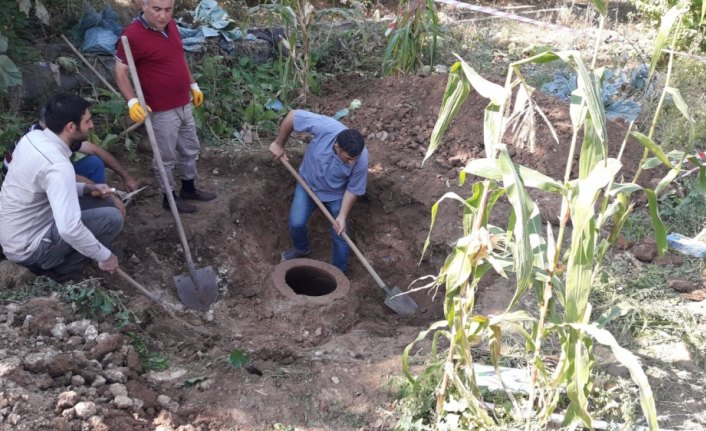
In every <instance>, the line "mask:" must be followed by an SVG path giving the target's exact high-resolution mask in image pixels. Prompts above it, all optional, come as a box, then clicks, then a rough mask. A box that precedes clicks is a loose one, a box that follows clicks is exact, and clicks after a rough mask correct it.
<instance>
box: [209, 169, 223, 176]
mask: <svg viewBox="0 0 706 431" xmlns="http://www.w3.org/2000/svg"><path fill="white" fill-rule="evenodd" d="M211 173H212V174H213V175H219V174H220V173H221V172H220V171H219V170H218V168H215V169H214V170H212V171H211Z"/></svg>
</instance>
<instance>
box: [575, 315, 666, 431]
mask: <svg viewBox="0 0 706 431" xmlns="http://www.w3.org/2000/svg"><path fill="white" fill-rule="evenodd" d="M577 329H578V328H577ZM580 329H581V330H583V331H585V332H586V333H587V334H588V335H590V336H591V337H593V339H595V340H596V341H597V342H599V343H600V344H603V345H604V346H608V347H610V349H611V351H612V352H613V356H615V359H617V360H618V361H619V362H620V363H621V364H623V365H624V366H625V367H626V368H627V369H628V370H629V371H630V377H631V378H632V380H633V381H634V382H635V383H636V384H637V386H638V387H639V388H640V406H642V413H643V414H644V415H645V418H646V419H647V423H648V425H649V428H650V430H655V431H656V430H658V429H659V425H658V423H657V409H656V407H655V400H654V396H653V394H652V388H651V387H650V382H649V380H648V379H647V375H646V374H645V372H644V371H643V370H642V367H641V366H640V362H639V360H638V359H637V357H636V356H635V355H633V354H632V353H631V352H630V351H628V350H627V349H625V348H623V347H621V346H620V345H619V344H618V342H617V341H616V340H615V337H613V335H612V334H611V333H610V332H608V331H607V330H605V329H601V328H599V327H598V326H596V325H595V324H591V325H584V326H581V327H580Z"/></svg>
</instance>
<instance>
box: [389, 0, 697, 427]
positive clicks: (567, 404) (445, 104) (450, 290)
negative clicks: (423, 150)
mask: <svg viewBox="0 0 706 431" xmlns="http://www.w3.org/2000/svg"><path fill="white" fill-rule="evenodd" d="M593 3H594V5H595V6H596V7H597V9H598V10H599V11H600V12H601V13H602V14H603V15H605V13H606V5H605V3H604V2H602V1H594V2H593ZM601 22H602V21H601ZM676 22H678V20H676ZM677 26H678V24H677ZM673 29H674V27H673V26H663V27H662V32H663V33H660V35H659V37H660V38H663V37H665V35H664V32H672V31H673ZM597 40H600V37H598V38H597ZM660 53H661V50H657V51H656V52H655V54H654V55H657V56H659V54H660ZM551 61H563V62H564V63H566V64H567V65H568V66H570V67H571V68H573V69H574V70H575V71H576V73H577V75H578V88H577V89H576V90H575V91H574V92H573V94H572V99H571V104H570V107H569V110H570V118H571V122H572V126H573V129H572V131H573V133H572V138H571V142H570V143H569V144H568V145H569V155H568V158H567V163H566V170H565V176H564V178H563V179H559V180H557V179H553V178H550V177H548V176H546V175H544V174H542V173H541V172H538V171H535V170H533V169H530V168H527V167H525V166H522V165H517V164H515V163H513V162H512V160H511V158H510V155H509V153H508V150H507V148H506V147H505V145H503V144H501V141H502V139H503V137H504V136H505V133H506V131H507V130H508V129H509V127H510V125H511V124H512V122H511V121H510V118H511V117H515V118H521V119H522V120H519V121H529V122H532V119H531V117H532V116H534V112H535V110H536V109H537V107H535V106H534V105H533V104H534V102H533V101H532V99H531V95H532V92H533V91H534V89H533V88H531V87H530V86H529V85H528V84H527V81H526V79H524V76H523V74H522V69H521V67H522V66H523V65H526V64H544V63H547V62H551ZM594 61H595V57H594ZM669 64H670V66H671V61H670V63H669ZM602 72H603V71H602V69H595V70H592V69H591V68H589V67H587V66H586V65H585V64H584V62H583V59H582V57H581V55H580V53H578V52H576V51H560V52H554V51H548V52H543V53H539V54H537V55H534V56H532V57H529V58H527V59H522V60H519V61H516V62H513V63H511V64H510V66H509V67H508V73H507V78H506V81H505V86H500V85H497V84H494V83H492V82H490V81H488V80H485V79H484V78H482V77H481V76H480V75H479V74H478V73H477V72H476V71H475V70H474V69H473V68H472V67H471V66H470V65H469V64H467V63H466V62H465V61H463V60H462V59H460V58H459V62H457V63H456V64H455V65H454V66H453V67H452V68H451V71H450V74H449V79H448V84H447V88H446V92H445V94H444V98H443V101H442V106H441V109H440V114H439V119H438V120H437V123H436V126H435V127H434V130H433V132H432V137H431V141H430V144H429V148H428V151H427V154H426V156H425V160H426V159H428V157H429V156H430V155H431V154H433V152H434V151H435V150H436V148H437V147H438V146H439V144H440V143H441V139H442V136H443V134H444V132H445V131H446V129H447V128H448V126H449V124H450V123H451V121H452V120H453V118H454V117H455V116H456V115H457V113H458V112H459V109H460V107H461V106H462V105H463V103H464V102H465V101H466V100H467V98H468V95H469V94H470V92H471V90H475V91H477V92H478V93H479V94H480V95H481V96H483V97H485V98H487V99H489V104H488V105H487V107H486V109H485V114H484V145H485V154H486V155H487V156H486V158H483V159H475V160H471V161H470V162H469V163H468V164H467V165H466V167H465V168H464V169H463V171H462V173H461V178H460V181H461V184H464V183H465V180H466V176H467V175H468V174H470V175H474V176H476V177H479V178H480V179H481V180H482V181H479V182H476V183H474V184H473V185H472V187H471V190H470V191H471V195H470V197H467V198H463V197H461V196H459V195H457V194H454V193H447V194H446V195H445V196H443V197H442V198H441V199H440V200H439V201H438V202H437V203H435V204H434V205H433V207H432V214H431V228H433V226H434V222H435V219H436V214H437V211H438V206H439V204H440V203H441V202H442V201H444V200H447V199H453V200H456V201H458V202H460V203H461V205H462V207H463V209H464V212H463V220H462V226H463V236H462V237H461V238H460V239H459V240H458V241H457V242H456V244H455V246H454V247H453V249H452V251H451V253H450V254H449V256H448V257H447V259H446V262H445V263H444V265H443V266H442V268H441V269H440V270H439V273H438V275H437V276H436V277H434V279H433V282H432V283H431V284H430V285H429V287H432V288H439V287H442V286H443V287H444V288H445V297H444V314H445V319H444V320H441V321H439V322H436V323H433V324H432V325H430V326H429V328H428V329H427V330H425V331H422V332H421V333H420V334H419V336H418V337H417V339H416V340H415V341H414V342H413V343H411V344H410V345H409V346H407V348H406V349H405V351H404V353H403V358H402V364H403V370H404V372H405V375H406V376H407V378H408V379H409V381H410V382H411V383H412V384H413V385H420V384H421V379H422V378H423V377H424V376H426V375H428V374H429V373H430V372H432V371H433V370H435V369H441V370H442V373H441V378H440V380H439V381H438V383H437V385H436V387H435V391H434V396H435V401H436V403H435V409H434V414H435V415H434V417H433V422H432V421H430V422H427V423H426V425H429V426H432V427H433V428H444V427H449V426H450V425H449V424H455V426H457V427H458V428H463V429H476V428H484V429H487V428H491V427H494V426H496V425H498V422H500V421H503V422H506V423H507V422H510V423H512V424H513V425H511V426H510V427H514V426H518V425H519V426H527V427H528V428H529V427H531V426H538V427H540V428H544V427H546V426H547V424H548V423H549V421H550V418H551V416H552V414H554V413H555V412H556V411H561V414H562V417H563V419H562V423H561V425H562V426H565V427H575V426H577V425H583V426H585V427H589V428H590V427H591V426H592V423H593V420H594V415H595V414H596V413H597V412H604V410H601V409H597V406H596V405H595V404H594V403H592V401H591V400H593V399H594V398H593V396H592V390H593V387H594V365H595V360H596V358H595V354H594V345H595V343H599V344H603V345H605V346H607V347H609V348H610V350H611V351H612V353H613V355H614V356H615V357H616V359H617V360H618V361H619V362H620V363H622V364H623V365H624V366H625V367H627V368H628V369H629V371H630V375H631V378H632V380H633V382H634V384H636V385H637V387H638V388H639V401H640V406H641V408H642V413H643V415H644V417H645V419H646V421H647V424H648V426H649V428H650V429H657V428H658V424H657V414H656V408H655V403H654V398H653V395H652V390H651V388H650V385H649V382H648V380H647V376H646V375H645V373H644V371H643V370H642V368H641V366H640V363H639V361H638V360H637V358H636V357H635V356H634V355H633V354H632V353H630V352H629V351H628V350H626V349H624V348H623V347H621V346H620V345H619V344H618V342H617V341H616V339H615V338H614V336H613V335H612V334H611V333H610V332H609V331H608V330H606V325H608V324H609V323H610V322H611V321H613V320H615V319H618V318H620V317H621V316H623V315H624V310H622V309H621V307H618V306H616V307H614V308H611V309H608V310H605V311H604V312H603V313H602V314H600V315H598V316H596V315H594V313H593V311H594V310H593V305H592V303H591V302H590V300H589V298H590V294H591V291H592V289H593V285H594V282H595V280H596V279H597V278H598V277H599V276H600V273H601V269H602V265H603V258H604V257H605V255H606V253H607V252H608V250H609V248H610V246H611V245H612V244H613V243H614V242H615V240H616V239H617V237H618V235H619V233H620V231H621V229H622V227H623V225H624V223H625V220H626V219H627V217H628V215H629V214H630V212H631V210H632V208H633V204H632V203H631V200H630V199H631V194H632V193H634V192H636V191H639V190H644V192H645V194H646V195H647V197H648V202H649V214H650V219H651V221H652V224H653V228H654V230H655V232H654V236H655V238H656V240H657V244H658V248H659V250H660V252H662V253H663V252H664V250H665V249H666V229H665V226H664V224H663V223H662V220H661V219H660V217H659V211H658V207H657V206H658V201H657V196H658V195H659V193H660V192H661V191H662V190H664V189H665V188H666V187H667V185H668V184H669V183H671V181H672V180H673V179H674V178H675V177H676V175H677V174H678V173H679V172H680V171H681V161H683V160H684V154H682V155H681V158H679V161H678V162H677V163H676V164H674V163H672V162H671V161H670V160H669V157H667V155H666V154H664V152H663V151H662V150H661V148H660V147H659V146H658V145H657V144H656V143H655V142H654V141H653V140H652V136H653V131H654V127H652V128H651V130H650V131H649V132H648V134H647V135H644V134H641V133H639V132H632V133H631V135H632V136H634V137H635V138H636V139H637V140H638V141H639V142H640V143H641V144H642V145H644V146H645V149H646V152H645V157H644V158H643V160H642V161H641V162H640V167H639V168H638V169H637V172H636V174H635V179H634V180H633V182H630V183H620V182H618V178H619V177H618V174H619V172H620V170H621V168H622V163H621V161H620V158H621V155H622V149H621V151H620V153H619V155H618V158H611V157H609V156H608V150H607V130H606V118H605V111H604V107H603V103H602V102H601V85H600V82H601V79H602ZM667 94H668V95H670V96H671V100H672V101H673V102H674V104H675V106H677V107H678V108H679V110H680V112H682V113H683V114H684V116H685V117H687V118H690V116H689V113H688V107H687V106H686V105H685V104H684V103H683V100H682V99H681V98H680V96H679V92H678V91H677V90H676V89H674V88H673V87H670V86H669V72H668V73H667V75H666V84H665V88H664V91H663V94H662V97H661V99H660V103H659V104H658V105H657V110H656V112H655V113H654V121H656V119H657V117H658V116H659V113H660V109H661V108H662V106H663V102H664V101H665V100H666V95H667ZM513 95H514V97H513ZM513 98H514V104H513ZM513 105H514V106H513ZM654 121H653V124H654ZM631 129H632V127H631V128H630V129H629V131H628V133H630V131H631ZM580 132H583V133H582V134H583V142H582V144H581V148H580V153H579V155H578V156H579V157H578V174H577V176H576V177H572V176H571V173H572V172H573V171H575V170H573V169H572V168H573V164H574V163H575V162H574V160H575V158H574V154H575V152H576V149H577V144H578V138H579V136H580ZM626 141H627V137H626V139H625V140H624V142H623V145H625V142H626ZM650 153H651V154H652V155H653V156H654V157H653V158H652V159H647V155H649V154H650ZM660 163H661V164H664V165H666V166H667V167H668V168H669V172H668V173H667V175H666V176H665V177H664V178H663V179H662V180H661V181H660V183H659V184H658V186H657V187H656V188H655V190H650V189H643V188H642V187H641V186H639V185H637V183H636V181H637V178H638V177H639V176H640V172H641V170H642V167H643V166H645V165H655V164H660ZM700 174H701V175H702V177H703V178H704V181H705V182H706V168H701V173H700ZM528 187H532V188H538V189H540V190H543V191H544V192H549V193H555V194H557V195H559V196H561V198H562V201H563V204H562V209H561V213H560V214H559V220H560V226H559V231H558V233H557V234H556V236H555V234H554V233H553V230H552V229H551V225H549V224H547V225H546V231H545V230H544V229H543V227H544V223H543V221H542V219H541V215H540V213H539V210H538V207H537V205H536V203H535V202H533V201H532V199H531V198H530V195H529V193H528V192H527V190H526V188H528ZM501 198H502V199H506V200H507V201H508V202H509V204H510V206H511V212H510V216H509V220H508V222H507V226H506V227H501V226H495V225H492V224H490V222H489V220H490V219H491V217H490V214H491V213H492V212H493V210H494V207H495V204H496V203H497V202H498V201H499V200H500V199H501ZM569 223H570V224H571V229H570V230H569V229H567V226H568V225H569ZM430 235H431V229H430ZM565 235H570V241H569V242H568V244H569V245H568V246H567V248H566V250H564V249H563V248H564V244H565V243H566V241H565V240H564V236H565ZM429 243H430V241H429V238H427V241H426V242H425V245H424V251H423V254H424V252H425V251H426V249H427V247H428V245H429ZM492 272H495V273H497V274H499V275H501V276H503V277H507V278H510V277H509V274H512V275H513V278H512V279H513V280H514V283H515V284H516V289H515V293H514V296H513V298H512V299H511V301H510V304H509V305H508V307H507V309H506V310H505V312H503V313H501V314H499V315H480V314H476V313H475V312H474V301H475V293H476V290H477V287H478V285H479V283H480V281H481V280H482V279H484V278H485V277H487V276H489V274H491V273H492ZM530 289H532V290H533V291H534V296H535V298H536V300H537V310H536V311H535V312H534V313H531V312H530V311H528V310H521V309H518V304H520V299H521V298H523V297H524V296H525V295H526V294H527V292H528V291H529V290H530ZM508 332H510V333H513V334H515V336H519V337H521V339H522V340H523V342H524V346H525V349H526V350H525V353H526V357H525V363H526V366H527V368H528V370H529V375H530V382H529V383H530V387H529V393H528V394H526V395H523V394H518V393H514V392H512V391H510V390H508V389H505V393H506V395H507V400H508V401H509V403H510V408H509V409H507V408H505V407H501V408H500V410H498V408H497V407H498V406H495V408H494V409H491V410H492V411H491V412H489V411H488V409H490V408H491V407H489V406H488V404H487V402H486V399H485V398H484V393H483V391H482V390H481V389H480V388H479V386H478V381H477V379H476V377H475V371H474V362H475V357H474V354H473V350H472V347H473V346H475V344H476V343H478V342H481V341H482V340H487V342H488V349H489V351H490V362H491V363H492V365H493V366H494V368H495V370H496V373H497V375H498V377H499V378H501V379H502V377H501V375H500V370H499V364H500V357H501V348H500V346H501V345H502V342H503V338H504V335H506V334H507V333H508ZM427 337H431V347H430V353H429V358H430V360H429V364H428V365H427V366H426V367H425V368H423V370H422V371H421V373H418V374H416V375H415V374H413V373H412V368H411V367H410V365H409V360H410V353H411V351H412V350H413V349H414V348H415V346H417V344H418V343H420V342H421V341H422V340H425V339H426V338H427ZM442 339H443V340H444V341H445V343H444V344H443V345H444V346H445V345H446V344H448V347H444V348H443V349H442V344H441V343H440V340H442ZM552 344H555V345H557V347H558V349H559V358H558V361H557V363H556V365H555V366H554V367H549V366H547V359H548V356H549V353H550V352H551V351H550V350H547V345H552ZM441 351H445V354H441ZM563 394H565V395H563ZM531 424H532V425H531ZM506 425H507V424H506Z"/></svg>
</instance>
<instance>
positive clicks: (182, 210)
mask: <svg viewBox="0 0 706 431" xmlns="http://www.w3.org/2000/svg"><path fill="white" fill-rule="evenodd" d="M174 203H176V207H177V211H179V214H190V213H195V212H196V211H198V210H199V209H198V208H196V207H195V206H193V205H191V204H190V203H188V202H186V201H185V200H184V199H179V198H175V199H174ZM162 207H164V209H165V210H168V209H171V208H169V201H168V200H167V199H166V198H165V199H162Z"/></svg>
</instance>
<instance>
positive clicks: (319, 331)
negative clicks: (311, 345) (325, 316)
mask: <svg viewBox="0 0 706 431" xmlns="http://www.w3.org/2000/svg"><path fill="white" fill-rule="evenodd" d="M322 332H323V330H322V329H321V328H320V327H319V328H316V331H314V335H316V336H317V337H318V336H320V335H321V333H322Z"/></svg>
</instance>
